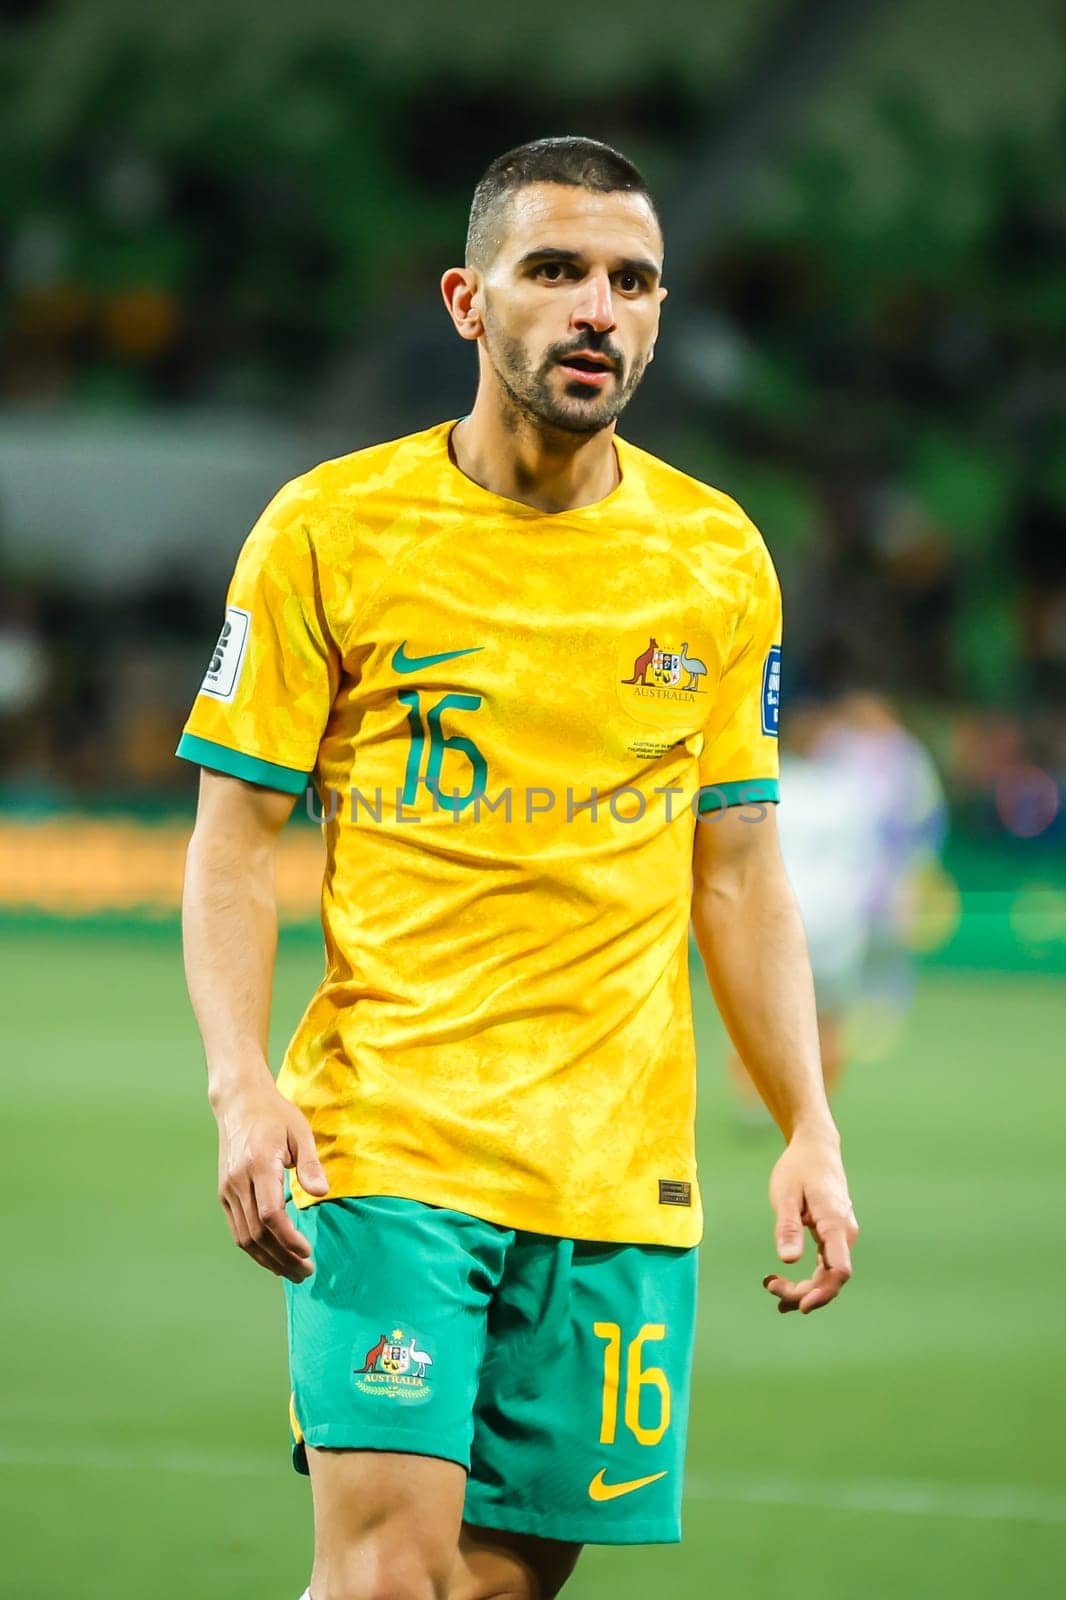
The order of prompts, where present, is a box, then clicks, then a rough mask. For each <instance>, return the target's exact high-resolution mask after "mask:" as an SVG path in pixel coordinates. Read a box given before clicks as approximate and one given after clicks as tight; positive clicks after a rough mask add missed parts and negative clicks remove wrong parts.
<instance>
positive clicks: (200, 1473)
mask: <svg viewBox="0 0 1066 1600" xmlns="http://www.w3.org/2000/svg"><path fill="white" fill-rule="evenodd" d="M0 1467H16V1468H27V1469H32V1468H35V1467H36V1468H45V1469H49V1468H51V1469H59V1470H64V1471H76V1472H168V1473H179V1474H187V1475H188V1476H190V1477H211V1478H276V1477H278V1476H279V1475H282V1474H283V1473H285V1472H286V1470H287V1469H286V1451H285V1449H284V1447H279V1449H278V1452H277V1454H276V1455H272V1456H267V1455H216V1454H214V1453H213V1452H210V1451H199V1450H158V1451H152V1450H145V1449H137V1450H101V1449H82V1448H80V1447H72V1448H71V1449H70V1450H57V1449H55V1448H52V1449H43V1448H37V1447H35V1446H33V1445H19V1444H12V1443H5V1442H4V1441H2V1440H0ZM685 1498H686V1500H689V1501H700V1502H707V1501H720V1502H723V1503H725V1504H732V1505H738V1504H740V1505H766V1506H806V1507H817V1508H821V1509H824V1510H827V1511H874V1512H884V1513H888V1514H890V1515H896V1516H908V1517H959V1518H962V1519H964V1520H966V1521H974V1522H1028V1523H1037V1524H1042V1525H1044V1526H1048V1527H1061V1526H1062V1525H1063V1524H1066V1495H1059V1494H1055V1493H1053V1492H1052V1491H1050V1490H1041V1489H1030V1488H1024V1487H1022V1486H1021V1485H1019V1484H979V1483H975V1484H969V1485H966V1486H962V1485H957V1484H951V1483H941V1482H936V1481H934V1480H923V1479H920V1478H856V1479H849V1480H844V1479H830V1478H792V1477H761V1476H760V1477H751V1476H746V1475H744V1474H729V1475H728V1476H727V1475H725V1474H721V1475H710V1474H705V1473H690V1474H689V1476H688V1478H687V1479H686V1482H685Z"/></svg>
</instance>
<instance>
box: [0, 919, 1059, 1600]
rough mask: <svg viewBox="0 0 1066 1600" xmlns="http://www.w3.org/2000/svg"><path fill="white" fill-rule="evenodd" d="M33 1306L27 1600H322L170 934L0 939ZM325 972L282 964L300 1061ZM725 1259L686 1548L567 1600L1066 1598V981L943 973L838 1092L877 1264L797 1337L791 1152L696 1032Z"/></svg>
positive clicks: (18, 1429)
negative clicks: (789, 1237) (782, 1292)
mask: <svg viewBox="0 0 1066 1600" xmlns="http://www.w3.org/2000/svg"><path fill="white" fill-rule="evenodd" d="M0 949H2V959H3V995H4V999H3V1016H2V1020H0V1049H2V1056H3V1060H4V1064H5V1071H4V1102H5V1109H4V1118H3V1130H4V1138H3V1150H4V1157H5V1166H6V1170H7V1195H8V1203H7V1205H6V1207H5V1214H6V1217H7V1219H8V1226H7V1229H6V1256H7V1295H6V1297H5V1298H6V1314H5V1317H4V1327H5V1338H4V1341H3V1342H4V1355H3V1360H2V1362H0V1391H2V1403H0V1469H2V1477H0V1543H2V1548H3V1555H2V1557H0V1595H3V1596H4V1597H5V1600H6V1597H11V1600H143V1597H146V1596H151V1597H152V1600H296V1596H297V1595H298V1594H299V1593H300V1591H301V1589H302V1588H303V1585H304V1583H305V1582H306V1574H307V1570H308V1556H309V1548H310V1518H309V1498H308V1490H307V1485H306V1482H305V1481H304V1480H302V1479H297V1478H296V1477H295V1475H294V1474H292V1472H291V1471H290V1469H289V1467H288V1464H287V1451H286V1444H287V1435H286V1421H285V1405H286V1400H287V1392H288V1391H287V1381H286V1374H285V1352H284V1321H283V1315H282V1300H281V1290H280V1287H279V1286H278V1285H277V1283H276V1282H275V1280H274V1279H272V1278H268V1277H267V1276H266V1275H265V1274H263V1273H262V1272H260V1271H259V1270H258V1269H257V1268H255V1267H253V1266H252V1264H251V1263H250V1262H249V1261H247V1260H246V1259H245V1258H244V1257H242V1256H240V1255H239V1254H238V1253H237V1252H236V1250H235V1249H234V1248H233V1246H232V1245H231V1244H230V1243H229V1239H228V1234H227V1232H226V1229H225V1227H224V1223H223V1219H222V1215H221V1213H220V1212H219V1211H218V1209H217V1206H216V1202H215V1198H214V1181H215V1180H214V1170H213V1168H214V1139H213V1132H214V1130H213V1124H212V1122H211V1118H210V1114H209V1111H208V1109H207V1105H206V1102H205V1100H204V1096H203V1093H202V1083H201V1065H200V1054H199V1045H198V1041H197V1038H196V1035H195V1031H194V1028H193V1024H192V1021H191V1018H190V1016H189V1014H188V1011H187V1006H186V1002H185V998H184V993H183V990H182V986H181V979H180V969H179V964H178V955H177V945H176V940H175V939H174V937H172V936H171V935H170V934H164V933H161V932H156V933H147V934H145V935H143V936H133V935H125V936H123V935H117V934H106V935H100V936H97V937H96V939H95V940H93V939H92V938H90V937H89V936H88V935H86V934H79V933H77V932H75V931H70V932H65V933H63V932H32V933H31V932H26V933H22V934H16V933H14V932H11V931H7V932H4V933H2V934H0ZM318 965H319V958H318V955H317V951H315V950H314V949H313V948H312V947H311V945H310V944H309V943H308V942H306V941H303V942H301V941H299V940H297V941H294V942H291V943H288V944H287V945H286V946H285V948H284V950H283V954H282V959H281V961H280V965H279V979H278V990H277V1003H276V1020H277V1024H278V1035H279V1038H280V1037H282V1036H283V1035H284V1033H285V1032H286V1030H287V1029H288V1027H289V1026H290V1025H291V1023H292V1022H293V1021H294V1020H295V1017H296V1015H297V1014H298V1012H299V1010H300V1008H301V1005H302V1002H303V1000H304V998H305V997H306V995H307V993H308V992H309V991H310V988H311V986H312V985H313V983H314V981H315V978H316V976H317V969H318ZM699 1021H700V1037H701V1059H702V1063H703V1097H702V1111H701V1119H700V1146H701V1159H702V1171H703V1179H704V1187H705V1191H706V1198H707V1206H708V1213H709V1228H708V1235H707V1240H706V1243H705V1245H704V1249H703V1257H702V1322H701V1330H700V1337H699V1342H698V1347H697V1366H696V1377H695V1401H694V1413H693V1420H692V1432H691V1444H690V1451H689V1481H690V1494H689V1498H688V1502H687V1523H686V1537H685V1542H684V1544H683V1545H681V1546H680V1547H676V1548H673V1547H671V1548H665V1549H654V1548H652V1549H648V1550H637V1551H632V1550H628V1551H621V1552H612V1551H592V1552H590V1553H588V1554H586V1556H585V1557H584V1558H583V1561H582V1565H581V1567H580V1568H579V1573H578V1575H577V1576H576V1577H575V1578H574V1580H573V1581H572V1583H571V1586H570V1588H569V1589H568V1591H567V1593H568V1594H572V1595H573V1596H574V1597H575V1600H599V1597H607V1596H610V1597H611V1600H648V1597H649V1596H659V1595H663V1596H669V1597H670V1600H687V1597H689V1596H692V1597H700V1600H703V1597H708V1600H710V1597H716V1596H719V1595H720V1596H723V1597H729V1600H763V1597H767V1600H769V1597H771V1596H772V1597H774V1600H779V1597H780V1596H781V1595H788V1596H789V1597H790V1600H815V1597H818V1600H823V1597H826V1596H829V1597H832V1600H889V1597H897V1596H898V1597H900V1600H904V1597H906V1600H920V1597H925V1596H930V1597H932V1596H938V1597H942V1596H960V1597H961V1596H966V1597H967V1600H978V1597H980V1600H998V1597H1000V1596H1007V1595H1012V1596H1013V1595H1018V1596H1023V1597H1032V1600H1036V1597H1042V1596H1049V1597H1050V1596H1053V1595H1054V1596H1058V1595H1061V1594H1062V1593H1064V1592H1066V1590H1064V1580H1063V1576H1062V1573H1063V1565H1064V1560H1066V1474H1064V1470H1063V1469H1064V1451H1063V1444H1062V1438H1063V1417H1062V1399H1063V1377H1064V1374H1063V1349H1064V1326H1063V1325H1064V1316H1063V1307H1064V1297H1063V1289H1062V1275H1063V1267H1062V1249H1061V1242H1062V1220H1063V1210H1062V1186H1061V1178H1062V1168H1063V1126H1064V1119H1063V1110H1064V1101H1066V1094H1064V1090H1063V1078H1064V1072H1063V1063H1064V1060H1066V1051H1064V1038H1066V983H1064V981H1063V980H1062V979H1061V978H1054V977H1043V978H1039V977H1027V976H1025V975H1014V976H1010V977H1006V976H1003V977H998V976H993V975H987V974H977V973H975V974H953V975H948V974H944V973H937V974H931V975H930V976H928V977H927V978H926V979H925V980H924V983H923V986H922V988H921V990H920V992H919V997H918V1002H917V1005H916V1008H915V1012H914V1014H913V1017H912V1019H911V1024H910V1027H909V1030H908V1034H907V1036H906V1038H905V1040H904V1042H903V1044H902V1045H901V1046H900V1047H899V1049H898V1050H897V1052H896V1055H895V1058H894V1059H893V1060H892V1061H891V1062H888V1063H885V1064H883V1065H880V1066H877V1067H864V1068H862V1069H861V1070H859V1069H857V1070H856V1071H855V1072H854V1073H853V1074H852V1076H851V1078H850V1080H849V1081H848V1082H847V1083H846V1084H845V1087H844V1089H843V1091H842V1093H841V1096H840V1100H839V1105H838V1115H839V1118H840V1121H841V1123H842V1126H843V1129H844V1134H845V1140H846V1146H845V1148H846V1154H847V1156H848V1162H849V1168H850V1175H851V1181H852V1191H853V1194H854V1197H855V1200H856V1205H857V1208H858V1212H859V1217H860V1221H861V1222H862V1224H863V1236H862V1239H861V1240H860V1243H859V1247H858V1249H857V1252H856V1268H857V1271H856V1277H855V1280H854V1282H853V1283H852V1284H851V1285H850V1287H849V1288H848V1290H847V1292H846V1294H845V1297H844V1298H843V1300H841V1301H840V1302H838V1303H837V1304H836V1305H835V1306H833V1307H831V1308H829V1309H828V1310H825V1311H821V1312H819V1313H818V1314H817V1315H816V1316H813V1317H810V1318H799V1317H778V1316H777V1315H776V1313H775V1311H774V1308H773V1304H772V1302H771V1301H770V1299H769V1297H768V1296H767V1295H766V1294H765V1292H764V1291H763V1289H762V1287H761V1284H760V1280H761V1278H762V1277H763V1275H764V1274H765V1273H766V1272H768V1271H769V1270H771V1268H772V1267H773V1266H774V1264H775V1263H774V1258H773V1254H772V1248H771V1240H772V1234H771V1219H770V1214H769V1209H768V1205H767V1201H766V1179H767V1174H768V1171H769V1167H770V1165H771V1162H772V1160H773V1159H774V1155H775V1152H776V1149H777V1147H778V1146H777V1139H776V1134H774V1133H773V1132H772V1131H771V1130H765V1131H763V1130H754V1131H753V1130H751V1129H744V1128H741V1127H739V1126H738V1125H737V1123H736V1120H735V1118H734V1116H733V1113H732V1108H731V1105H730V1103H729V1100H728V1097H727V1095H726V1093H725V1091H724V1088H723V1085H722V1082H721V1077H720V1060H721V1049H722V1040H721V1034H720V1030H719V1028H718V1025H717V1022H716V1021H715V1020H714V1018H713V1016H712V1014H711V1012H710V1008H709V1005H708V1004H707V1003H706V1001H705V1000H703V999H701V1001H700V1004H699Z"/></svg>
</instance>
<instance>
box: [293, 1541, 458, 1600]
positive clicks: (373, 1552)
mask: <svg viewBox="0 0 1066 1600" xmlns="http://www.w3.org/2000/svg"><path fill="white" fill-rule="evenodd" d="M448 1593H449V1574H448V1571H447V1570H443V1569H442V1570H441V1571H440V1572H433V1571H431V1570H429V1569H427V1567H426V1565H425V1563H424V1562H420V1561H417V1560H411V1559H410V1558H409V1557H408V1556H406V1555H405V1554H404V1553H403V1552H402V1551H398V1550H380V1549H373V1548H366V1547H365V1546H364V1547H362V1548H355V1549H353V1550H351V1551H348V1552H345V1553H344V1554H343V1555H342V1556H341V1557H339V1558H337V1557H334V1559H333V1560H331V1561H330V1563H329V1565H328V1566H327V1567H326V1568H325V1569H324V1570H322V1571H321V1573H320V1572H319V1571H318V1570H317V1569H316V1572H315V1575H314V1577H313V1579H312V1582H311V1600H448Z"/></svg>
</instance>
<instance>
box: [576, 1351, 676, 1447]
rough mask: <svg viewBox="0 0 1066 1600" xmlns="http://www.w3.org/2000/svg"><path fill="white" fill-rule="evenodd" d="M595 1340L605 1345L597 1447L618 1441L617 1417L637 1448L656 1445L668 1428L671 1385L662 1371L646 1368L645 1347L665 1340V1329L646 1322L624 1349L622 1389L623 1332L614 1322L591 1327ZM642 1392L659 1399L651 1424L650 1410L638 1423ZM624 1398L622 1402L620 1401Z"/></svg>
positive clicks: (646, 1407)
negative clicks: (623, 1383) (631, 1436)
mask: <svg viewBox="0 0 1066 1600" xmlns="http://www.w3.org/2000/svg"><path fill="white" fill-rule="evenodd" d="M592 1331H593V1333H594V1334H595V1335H596V1337H597V1339H603V1340H605V1341H606V1343H605V1348H604V1352H603V1411H602V1415H601V1421H600V1443H601V1444H614V1443H615V1441H616V1440H617V1438H618V1413H619V1410H621V1412H622V1418H623V1421H624V1423H625V1426H626V1428H628V1430H629V1432H630V1433H631V1434H632V1435H633V1438H634V1439H635V1440H636V1441H637V1443H638V1444H643V1445H656V1444H658V1443H659V1441H660V1439H661V1438H662V1436H663V1434H664V1433H665V1432H666V1430H667V1428H668V1427H669V1426H670V1384H669V1382H668V1381H667V1377H666V1373H665V1372H664V1371H663V1369H662V1368H661V1367H651V1366H649V1367H645V1366H644V1365H643V1360H644V1346H645V1345H646V1344H649V1343H653V1342H655V1341H657V1340H661V1339H665V1338H666V1325H665V1323H662V1322H646V1323H645V1324H644V1326H643V1327H642V1328H641V1330H640V1332H639V1333H638V1334H637V1336H636V1338H634V1339H631V1340H630V1341H629V1344H628V1345H627V1346H626V1356H625V1375H624V1376H625V1386H624V1389H623V1386H622V1378H623V1373H622V1344H623V1338H622V1329H621V1328H620V1327H619V1325H618V1323H617V1322H596V1323H594V1324H593V1327H592ZM645 1390H652V1391H655V1393H656V1394H657V1396H658V1415H657V1417H656V1419H655V1421H654V1423H651V1425H650V1426H649V1425H648V1424H649V1422H650V1421H651V1419H650V1417H649V1416H648V1411H649V1409H650V1408H649V1407H648V1406H647V1405H645V1406H644V1408H643V1409H644V1420H643V1421H642V1420H641V1410H642V1407H641V1400H642V1397H643V1395H644V1391H645ZM623 1397H624V1398H623Z"/></svg>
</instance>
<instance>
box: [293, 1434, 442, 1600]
mask: <svg viewBox="0 0 1066 1600" xmlns="http://www.w3.org/2000/svg"><path fill="white" fill-rule="evenodd" d="M308 1464H309V1466H310V1468H311V1487H312V1491H313V1493H314V1503H315V1562H314V1569H313V1571H312V1574H311V1597H312V1600H448V1593H449V1586H450V1579H451V1574H452V1569H453V1567H454V1564H455V1549H456V1544H457V1541H458V1537H459V1527H460V1523H461V1520H462V1507H463V1494H464V1491H465V1487H466V1473H465V1472H464V1470H463V1468H462V1467H460V1466H457V1465H456V1464H455V1463H454V1462H451V1461H442V1460H439V1459H437V1458H436V1457H427V1456H413V1455H401V1454H392V1453H388V1452H381V1453H376V1454H371V1453H370V1452H367V1451H362V1450H349V1451H322V1450H310V1451H308Z"/></svg>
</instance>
